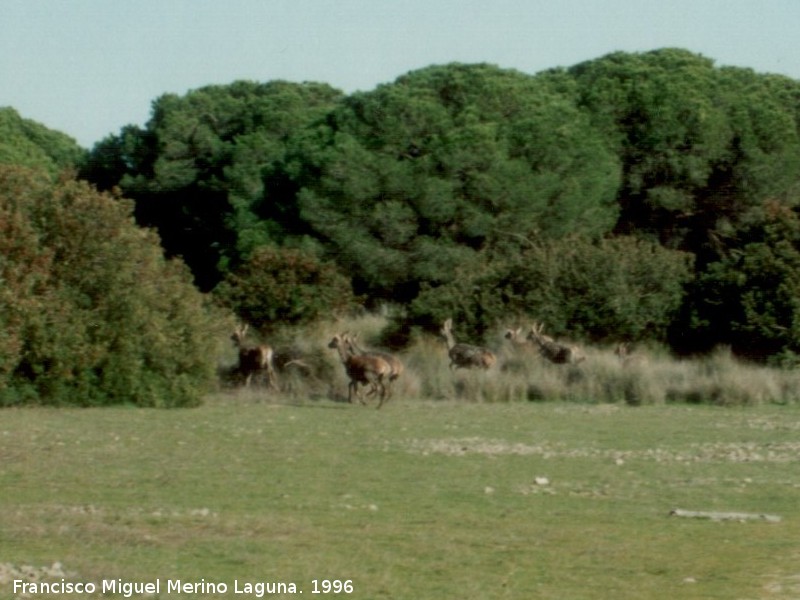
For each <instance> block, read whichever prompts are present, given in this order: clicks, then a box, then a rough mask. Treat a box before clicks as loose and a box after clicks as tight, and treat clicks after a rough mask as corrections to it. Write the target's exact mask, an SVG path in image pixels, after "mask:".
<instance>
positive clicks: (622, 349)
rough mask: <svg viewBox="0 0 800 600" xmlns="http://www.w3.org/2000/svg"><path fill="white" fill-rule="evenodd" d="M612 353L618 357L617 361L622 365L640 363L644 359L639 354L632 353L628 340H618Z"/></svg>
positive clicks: (628, 365) (629, 365)
mask: <svg viewBox="0 0 800 600" xmlns="http://www.w3.org/2000/svg"><path fill="white" fill-rule="evenodd" d="M614 354H615V355H616V356H617V358H619V362H620V364H621V365H622V366H623V367H631V366H634V365H642V364H644V363H645V362H646V361H645V359H644V357H643V356H642V355H641V354H634V353H633V351H632V350H631V345H630V344H629V343H628V342H620V343H619V344H617V347H616V348H615V349H614Z"/></svg>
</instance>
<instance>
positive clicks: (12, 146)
mask: <svg viewBox="0 0 800 600" xmlns="http://www.w3.org/2000/svg"><path fill="white" fill-rule="evenodd" d="M83 155H84V151H83V150H82V149H81V147H80V146H78V144H77V142H76V141H75V140H74V139H72V138H71V137H69V136H67V135H65V134H63V133H61V132H58V131H53V130H51V129H48V128H47V127H45V126H44V125H41V124H39V123H37V122H35V121H31V120H29V119H23V118H22V117H21V116H20V115H19V113H18V112H17V111H15V110H14V109H13V108H9V107H5V108H0V165H19V166H24V167H30V168H38V169H43V170H45V171H47V172H48V173H50V175H52V176H55V175H58V174H59V173H60V172H61V171H63V170H65V169H67V170H68V169H74V168H76V167H77V165H78V164H79V163H80V161H81V160H82V158H83Z"/></svg>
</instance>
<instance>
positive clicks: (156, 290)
mask: <svg viewBox="0 0 800 600" xmlns="http://www.w3.org/2000/svg"><path fill="white" fill-rule="evenodd" d="M0 232H2V234H3V235H0V250H1V252H0V280H1V281H2V286H0V290H1V291H0V320H2V324H1V325H2V326H1V327H0V330H2V332H3V333H2V335H0V358H2V367H0V404H16V403H22V402H43V403H73V404H87V405H88V404H118V403H131V404H138V405H147V406H182V405H190V404H194V403H197V402H198V401H199V398H200V397H201V395H202V394H204V393H206V392H207V391H208V390H209V389H210V386H211V385H212V384H213V382H214V381H215V375H216V373H215V369H216V358H215V357H216V349H215V347H214V344H213V343H212V342H209V339H214V336H213V335H211V334H212V332H213V331H215V329H216V328H217V322H218V320H219V319H218V317H217V316H215V313H214V312H213V311H212V310H211V309H210V307H209V306H208V305H207V302H206V301H205V299H204V298H203V297H202V296H201V295H200V294H199V293H198V292H197V291H196V290H195V288H194V287H193V286H192V284H191V279H190V276H189V273H188V271H187V270H186V268H185V267H184V265H182V264H181V263H179V262H177V261H165V260H164V258H163V256H162V250H161V247H160V245H159V243H158V238H157V237H156V236H155V235H154V234H153V233H152V232H149V231H146V230H143V229H140V228H139V227H137V226H136V225H135V223H134V221H133V218H132V216H131V205H130V204H129V203H128V202H126V201H122V200H119V199H115V198H112V197H110V196H108V195H105V194H99V193H97V192H96V191H94V190H93V189H92V188H90V187H89V186H88V185H86V184H85V183H81V182H77V181H71V180H65V181H61V182H58V183H53V182H51V181H49V180H48V179H46V178H44V177H43V176H42V175H41V174H39V173H38V172H32V171H27V170H24V169H21V168H9V167H3V168H0Z"/></svg>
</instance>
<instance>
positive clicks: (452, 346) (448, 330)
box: [439, 319, 497, 370]
mask: <svg viewBox="0 0 800 600" xmlns="http://www.w3.org/2000/svg"><path fill="white" fill-rule="evenodd" d="M439 333H440V334H441V336H442V337H443V338H444V340H445V341H446V342H447V354H448V356H449V357H450V369H471V368H473V367H478V368H481V369H484V370H486V369H489V368H490V367H491V366H492V365H493V364H494V363H495V362H497V357H496V356H495V355H494V353H493V352H492V351H491V350H489V349H488V348H483V347H482V346H473V345H471V344H459V343H456V340H455V338H454V337H453V319H447V320H446V321H445V322H444V323H443V324H442V328H441V330H440V331H439Z"/></svg>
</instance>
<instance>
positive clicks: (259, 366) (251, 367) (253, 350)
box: [231, 325, 278, 390]
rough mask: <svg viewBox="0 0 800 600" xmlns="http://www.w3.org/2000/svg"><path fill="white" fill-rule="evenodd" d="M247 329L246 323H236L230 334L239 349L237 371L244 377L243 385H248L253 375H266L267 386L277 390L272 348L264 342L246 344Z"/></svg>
mask: <svg viewBox="0 0 800 600" xmlns="http://www.w3.org/2000/svg"><path fill="white" fill-rule="evenodd" d="M247 329H248V326H247V325H238V326H237V327H236V329H235V330H234V332H233V335H232V336H231V339H232V340H233V342H234V343H235V344H236V347H237V348H238V349H239V368H238V373H239V375H240V376H242V377H244V386H245V387H249V385H250V381H251V380H252V379H253V376H254V375H259V376H265V375H266V377H267V382H268V384H269V386H270V387H271V388H273V389H275V390H277V389H278V386H277V379H276V377H275V369H274V368H273V366H272V357H273V351H272V348H271V347H269V346H267V345H266V344H261V345H258V346H250V345H248V344H246V343H245V337H246V336H247Z"/></svg>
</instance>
